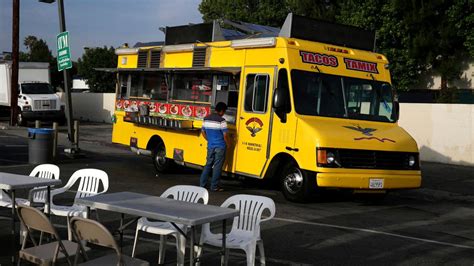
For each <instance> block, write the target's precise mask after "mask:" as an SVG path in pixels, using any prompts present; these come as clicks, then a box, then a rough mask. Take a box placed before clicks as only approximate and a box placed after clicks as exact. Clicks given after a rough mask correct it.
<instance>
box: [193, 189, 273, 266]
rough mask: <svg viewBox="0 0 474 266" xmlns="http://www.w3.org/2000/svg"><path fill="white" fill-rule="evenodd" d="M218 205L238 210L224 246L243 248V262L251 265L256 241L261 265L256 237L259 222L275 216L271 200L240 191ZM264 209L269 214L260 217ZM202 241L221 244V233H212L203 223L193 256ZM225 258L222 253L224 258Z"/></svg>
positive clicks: (259, 246)
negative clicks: (245, 256)
mask: <svg viewBox="0 0 474 266" xmlns="http://www.w3.org/2000/svg"><path fill="white" fill-rule="evenodd" d="M221 206H222V207H226V208H229V207H232V206H233V207H234V208H235V209H237V210H240V215H239V216H236V217H235V218H234V221H233V223H232V229H231V231H230V232H229V233H228V234H227V235H226V248H229V249H243V250H244V251H245V254H246V255H247V265H255V252H256V246H257V245H258V249H259V253H260V263H261V264H262V265H265V252H264V249H263V241H262V239H261V237H260V222H264V221H268V220H270V219H272V218H273V217H274V216H275V202H273V200H272V199H270V198H267V197H263V196H254V195H245V194H240V195H235V196H232V197H230V198H228V199H227V200H226V201H224V203H222V205H221ZM265 210H268V211H269V212H270V215H269V216H268V217H266V218H263V219H262V213H263V212H264V211H265ZM203 244H209V245H212V246H216V247H221V246H222V234H214V233H212V232H211V230H210V224H204V225H203V226H202V232H201V240H200V245H199V248H197V251H198V252H197V257H199V256H200V255H201V252H202V245H203ZM226 254H228V252H227V253H226ZM227 259H228V258H227V257H226V258H225V261H226V262H227Z"/></svg>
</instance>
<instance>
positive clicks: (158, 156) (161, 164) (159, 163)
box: [152, 142, 173, 173]
mask: <svg viewBox="0 0 474 266" xmlns="http://www.w3.org/2000/svg"><path fill="white" fill-rule="evenodd" d="M152 160H153V166H155V171H156V172H158V173H165V172H166V171H167V170H169V169H170V168H171V165H172V164H173V161H172V160H170V159H168V158H166V149H165V144H164V143H163V142H160V143H159V144H158V145H157V146H156V147H155V149H154V150H153V152H152Z"/></svg>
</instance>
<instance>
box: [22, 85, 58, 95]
mask: <svg viewBox="0 0 474 266" xmlns="http://www.w3.org/2000/svg"><path fill="white" fill-rule="evenodd" d="M21 93H23V94H53V93H54V90H53V88H52V87H51V85H49V84H48V83H23V84H21Z"/></svg>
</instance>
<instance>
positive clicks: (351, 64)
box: [344, 58, 379, 74]
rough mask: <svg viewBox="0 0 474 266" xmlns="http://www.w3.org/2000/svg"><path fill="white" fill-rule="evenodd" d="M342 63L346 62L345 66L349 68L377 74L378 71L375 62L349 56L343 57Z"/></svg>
mask: <svg viewBox="0 0 474 266" xmlns="http://www.w3.org/2000/svg"><path fill="white" fill-rule="evenodd" d="M344 64H346V68H347V69H350V70H356V71H362V72H368V73H374V74H378V73H379V71H378V70H377V63H372V62H366V61H360V60H354V59H349V58H344Z"/></svg>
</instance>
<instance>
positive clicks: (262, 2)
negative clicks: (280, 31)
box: [199, 0, 289, 27]
mask: <svg viewBox="0 0 474 266" xmlns="http://www.w3.org/2000/svg"><path fill="white" fill-rule="evenodd" d="M199 11H200V12H201V14H203V20H204V21H205V22H210V21H212V20H214V19H228V20H232V21H244V22H249V23H256V24H262V25H267V26H275V27H279V26H281V23H282V22H283V21H284V20H285V17H286V15H287V14H288V12H289V9H288V5H287V1H285V0H203V1H202V2H201V4H200V5H199Z"/></svg>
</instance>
